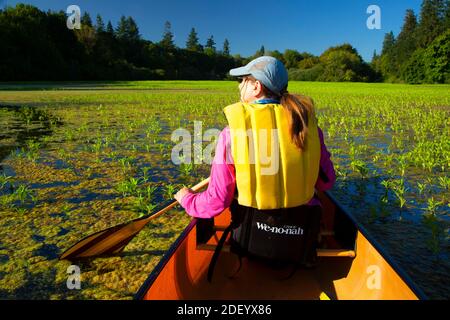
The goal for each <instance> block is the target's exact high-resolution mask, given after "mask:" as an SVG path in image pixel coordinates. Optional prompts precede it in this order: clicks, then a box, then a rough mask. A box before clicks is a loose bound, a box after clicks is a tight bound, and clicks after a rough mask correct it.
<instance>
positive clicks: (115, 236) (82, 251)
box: [59, 178, 209, 260]
mask: <svg viewBox="0 0 450 320" xmlns="http://www.w3.org/2000/svg"><path fill="white" fill-rule="evenodd" d="M208 183H209V178H207V179H205V180H203V181H202V182H200V183H199V184H197V185H195V186H194V187H192V188H191V189H192V190H193V191H198V190H200V189H202V188H203V187H205V186H207V185H208ZM177 203H178V201H176V200H175V201H172V202H171V203H170V204H169V205H168V206H167V207H165V208H164V209H162V210H160V211H158V212H157V213H154V214H151V215H147V216H144V217H141V218H137V219H134V220H132V221H129V222H125V223H122V224H119V225H117V226H114V227H110V228H108V229H105V230H102V231H98V232H96V233H94V234H91V235H90V236H87V237H86V238H84V239H82V240H80V241H78V242H77V243H76V244H75V245H73V246H72V247H70V248H69V249H67V250H66V251H65V252H64V253H63V254H62V255H61V256H60V257H59V259H60V260H63V259H67V260H76V259H80V258H88V257H94V256H99V255H107V254H117V253H120V252H121V251H122V250H123V249H124V248H125V246H126V245H127V244H128V243H129V242H130V241H131V239H133V238H134V236H135V235H136V234H138V233H139V231H141V230H142V228H144V227H145V225H146V224H147V223H149V222H150V221H151V220H153V219H155V218H157V217H159V216H160V215H162V214H163V213H165V212H167V211H169V210H170V209H172V208H173V207H175V205H176V204H177Z"/></svg>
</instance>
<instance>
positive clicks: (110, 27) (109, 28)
mask: <svg viewBox="0 0 450 320" xmlns="http://www.w3.org/2000/svg"><path fill="white" fill-rule="evenodd" d="M106 33H108V34H109V35H110V36H114V28H113V25H112V23H111V20H109V21H108V24H107V25H106Z"/></svg>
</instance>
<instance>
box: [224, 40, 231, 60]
mask: <svg viewBox="0 0 450 320" xmlns="http://www.w3.org/2000/svg"><path fill="white" fill-rule="evenodd" d="M222 52H223V54H224V55H225V56H229V55H230V42H229V41H228V39H225V41H224V42H223V50H222Z"/></svg>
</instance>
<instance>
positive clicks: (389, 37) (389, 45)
mask: <svg viewBox="0 0 450 320" xmlns="http://www.w3.org/2000/svg"><path fill="white" fill-rule="evenodd" d="M394 47H395V36H394V33H393V32H392V31H391V32H389V33H386V35H385V36H384V41H383V50H382V52H381V54H382V55H385V54H388V53H391V52H392V50H393V48H394Z"/></svg>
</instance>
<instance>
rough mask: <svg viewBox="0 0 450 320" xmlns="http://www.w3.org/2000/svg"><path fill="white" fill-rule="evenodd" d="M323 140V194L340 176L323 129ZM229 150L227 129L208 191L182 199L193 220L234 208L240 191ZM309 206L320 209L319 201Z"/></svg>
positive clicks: (318, 186) (319, 184)
mask: <svg viewBox="0 0 450 320" xmlns="http://www.w3.org/2000/svg"><path fill="white" fill-rule="evenodd" d="M319 138H320V146H321V149H320V150H321V153H320V167H321V169H322V170H323V173H324V174H325V175H326V176H327V178H328V181H327V182H325V181H323V180H322V179H321V177H320V175H319V177H318V178H317V182H316V185H315V188H316V189H317V190H319V191H325V190H328V189H331V187H332V186H333V184H334V182H335V181H336V174H335V172H334V167H333V163H332V162H331V159H330V156H331V154H330V153H329V152H328V150H327V148H326V146H325V143H324V139H323V133H322V130H321V129H320V128H319ZM227 150H228V151H227ZM229 150H231V138H230V129H229V127H226V128H225V129H223V130H222V132H221V133H220V135H219V140H218V142H217V146H216V154H215V156H214V160H213V163H212V166H211V175H210V181H209V185H208V188H207V189H206V190H205V191H204V192H200V193H193V192H189V193H187V194H186V195H185V196H184V197H183V198H182V199H181V206H182V207H183V208H184V209H185V210H186V212H187V213H188V214H189V215H190V216H192V217H196V218H205V219H207V218H212V217H215V216H217V215H219V214H220V213H222V212H223V211H224V210H225V209H226V208H228V207H229V206H230V204H231V202H232V200H233V198H234V192H235V188H236V174H235V167H234V163H233V159H232V158H231V152H230V151H229ZM308 205H320V202H319V200H318V199H316V198H312V199H311V200H310V201H309V203H308Z"/></svg>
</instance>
